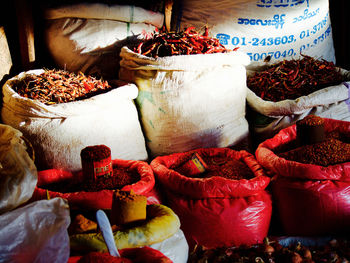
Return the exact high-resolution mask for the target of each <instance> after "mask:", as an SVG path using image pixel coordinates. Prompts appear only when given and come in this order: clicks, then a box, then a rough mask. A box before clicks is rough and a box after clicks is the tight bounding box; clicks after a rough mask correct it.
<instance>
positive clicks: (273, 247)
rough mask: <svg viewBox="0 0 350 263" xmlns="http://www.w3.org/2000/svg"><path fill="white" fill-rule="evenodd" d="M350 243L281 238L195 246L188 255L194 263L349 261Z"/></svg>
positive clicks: (191, 262)
mask: <svg viewBox="0 0 350 263" xmlns="http://www.w3.org/2000/svg"><path fill="white" fill-rule="evenodd" d="M349 260H350V245H349V243H348V242H347V241H346V240H336V239H334V240H331V241H330V242H329V243H328V244H326V245H324V246H318V247H311V246H303V245H301V243H297V244H291V245H289V246H287V247H283V246H282V245H281V244H280V243H279V242H278V241H271V242H267V243H263V244H257V245H252V246H244V245H242V246H239V247H221V248H215V249H205V248H203V247H201V246H196V247H195V249H194V250H193V251H192V253H191V254H190V257H189V261H188V262H189V263H195V262H217V263H226V262H227V263H228V262H241V263H268V262H270V263H289V262H290V263H301V262H310V263H311V262H349Z"/></svg>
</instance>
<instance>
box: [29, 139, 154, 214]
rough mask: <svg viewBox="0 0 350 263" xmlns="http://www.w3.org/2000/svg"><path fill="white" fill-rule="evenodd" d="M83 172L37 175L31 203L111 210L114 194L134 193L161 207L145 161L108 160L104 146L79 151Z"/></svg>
mask: <svg viewBox="0 0 350 263" xmlns="http://www.w3.org/2000/svg"><path fill="white" fill-rule="evenodd" d="M80 156H81V157H80ZM80 156H79V158H81V163H82V167H83V169H82V170H79V171H77V172H70V171H67V170H62V169H48V170H42V171H39V172H38V184H37V187H36V188H35V191H34V194H33V196H32V198H31V200H40V199H46V197H47V194H49V196H50V197H62V198H65V199H67V200H68V203H69V205H70V207H71V208H72V209H79V208H84V209H88V210H94V209H110V207H111V205H112V196H113V192H114V190H117V189H121V190H124V191H130V190H133V191H134V192H135V193H136V194H140V195H144V196H146V197H147V202H148V203H149V204H159V203H161V195H160V193H159V192H158V189H157V188H156V186H155V178H154V174H153V171H152V168H151V167H150V165H149V164H148V163H146V162H144V161H135V160H122V159H113V160H112V159H111V149H110V148H109V147H107V146H105V145H95V146H88V147H86V148H84V149H83V150H82V151H81V154H80Z"/></svg>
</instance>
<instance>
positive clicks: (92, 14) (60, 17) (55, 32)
mask: <svg viewBox="0 0 350 263" xmlns="http://www.w3.org/2000/svg"><path fill="white" fill-rule="evenodd" d="M45 18H46V20H45V28H44V36H45V42H46V45H47V48H48V52H49V54H50V55H51V57H52V58H53V60H54V62H55V63H56V65H58V66H59V67H60V68H65V69H67V70H69V71H73V72H79V71H81V72H84V73H86V74H95V75H99V76H102V77H104V78H105V79H111V78H112V79H114V78H115V77H116V76H118V70H119V62H120V57H119V53H120V49H121V47H122V46H124V45H126V44H132V43H137V42H138V41H140V39H143V38H146V37H148V36H150V35H152V34H153V33H154V32H155V31H157V30H158V28H161V27H162V25H163V20H164V16H163V14H161V13H158V12H152V11H149V10H146V9H143V8H141V7H135V6H128V5H116V4H113V5H107V4H102V3H81V4H72V5H69V6H62V7H57V8H51V9H47V10H45Z"/></svg>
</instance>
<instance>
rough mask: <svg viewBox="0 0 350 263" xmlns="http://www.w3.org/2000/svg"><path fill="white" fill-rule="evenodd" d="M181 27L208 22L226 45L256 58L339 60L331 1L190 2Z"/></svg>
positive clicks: (186, 2)
mask: <svg viewBox="0 0 350 263" xmlns="http://www.w3.org/2000/svg"><path fill="white" fill-rule="evenodd" d="M180 13H181V14H182V17H180V18H179V19H178V20H179V22H178V27H179V28H180V29H183V28H186V27H188V26H195V27H197V28H202V27H204V26H205V25H207V26H209V29H210V31H209V32H210V33H211V35H213V36H215V37H216V38H218V39H220V42H221V43H222V44H223V45H225V47H226V48H231V49H233V48H235V47H239V48H240V50H241V51H243V52H246V53H247V54H248V55H249V56H250V58H251V61H260V62H261V61H263V60H264V59H265V58H266V57H267V56H271V61H280V60H283V59H290V58H298V57H300V53H302V54H305V55H309V56H312V57H316V58H323V59H325V60H327V61H333V62H335V53H334V46H333V37H332V28H331V21H330V17H329V4H328V0H312V1H310V0H292V1H291V0H269V1H266V0H239V1H231V0H217V1H210V0H205V1H203V0H186V1H183V3H182V7H181V11H180Z"/></svg>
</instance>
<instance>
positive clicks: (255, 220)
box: [151, 148, 272, 250]
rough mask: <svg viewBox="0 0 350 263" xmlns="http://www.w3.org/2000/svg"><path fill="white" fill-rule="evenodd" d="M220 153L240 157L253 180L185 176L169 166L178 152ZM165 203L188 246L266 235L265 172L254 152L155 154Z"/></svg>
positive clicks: (205, 152) (218, 151)
mask: <svg viewBox="0 0 350 263" xmlns="http://www.w3.org/2000/svg"><path fill="white" fill-rule="evenodd" d="M194 152H197V153H198V154H199V155H200V156H226V157H228V158H233V159H235V160H241V161H243V162H245V163H246V164H247V165H248V167H249V168H250V169H251V170H252V171H253V173H254V175H255V176H256V177H254V178H253V179H249V180H248V179H241V180H230V179H226V178H223V177H218V176H214V177H211V178H205V179H203V178H190V177H186V176H184V175H182V174H180V173H178V172H176V171H175V170H173V169H170V168H169V167H172V166H174V165H175V164H176V163H177V162H178V161H179V159H180V158H181V159H183V158H184V156H191V155H192V154H193V153H194ZM151 167H152V169H153V171H154V174H155V176H156V180H157V181H158V182H159V183H160V185H161V187H162V189H163V191H164V193H165V196H166V198H167V202H168V205H169V207H171V208H172V209H173V210H174V212H175V213H176V214H177V215H178V216H179V218H180V221H181V229H182V230H183V231H184V233H185V236H186V239H187V242H188V243H189V246H190V250H191V249H193V247H194V245H195V244H196V243H197V244H200V245H203V246H205V247H207V248H214V247H220V246H235V245H242V244H255V243H260V242H262V241H263V239H264V237H265V236H266V235H267V232H268V229H269V224H270V219H271V212H272V204H271V198H270V195H269V193H268V192H267V191H266V190H265V189H266V187H267V186H268V184H269V182H270V178H269V177H267V176H265V174H264V172H263V170H262V168H261V166H260V165H259V164H258V163H257V161H256V160H255V158H254V156H253V155H252V154H250V153H248V152H246V151H234V150H231V149H228V148H208V149H196V150H194V151H189V152H185V153H175V154H171V155H167V156H160V157H157V158H155V159H154V160H153V161H152V162H151Z"/></svg>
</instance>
